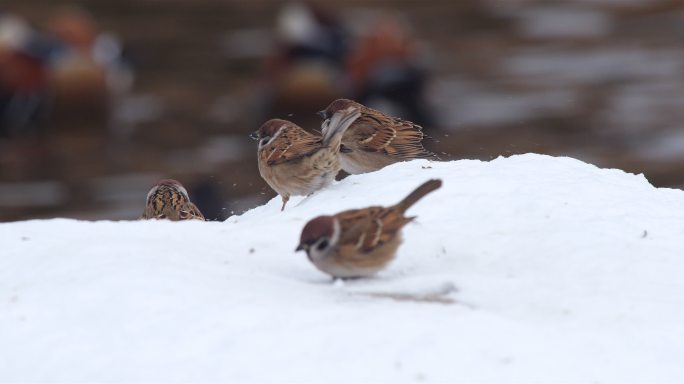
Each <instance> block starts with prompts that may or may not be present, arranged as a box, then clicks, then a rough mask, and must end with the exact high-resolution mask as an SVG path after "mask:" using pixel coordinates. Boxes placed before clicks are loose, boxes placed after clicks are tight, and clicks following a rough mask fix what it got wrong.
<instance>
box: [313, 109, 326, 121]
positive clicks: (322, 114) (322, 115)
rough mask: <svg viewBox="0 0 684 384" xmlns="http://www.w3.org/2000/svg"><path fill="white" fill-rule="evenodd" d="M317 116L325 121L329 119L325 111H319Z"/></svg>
mask: <svg viewBox="0 0 684 384" xmlns="http://www.w3.org/2000/svg"><path fill="white" fill-rule="evenodd" d="M316 114H317V115H318V116H320V118H321V119H323V120H325V119H327V118H328V117H327V116H328V114H327V113H325V110H323V111H318V112H316Z"/></svg>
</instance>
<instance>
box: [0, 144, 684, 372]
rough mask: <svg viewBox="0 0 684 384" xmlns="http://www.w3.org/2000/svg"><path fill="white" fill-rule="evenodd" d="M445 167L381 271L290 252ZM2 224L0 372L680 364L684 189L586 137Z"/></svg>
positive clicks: (645, 368)
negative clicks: (221, 198) (597, 156)
mask: <svg viewBox="0 0 684 384" xmlns="http://www.w3.org/2000/svg"><path fill="white" fill-rule="evenodd" d="M430 178H441V179H443V181H444V186H443V187H442V188H441V189H440V190H438V191H436V192H434V193H432V194H430V195H428V196H426V197H425V198H424V199H423V200H421V201H420V202H419V203H418V204H416V205H415V206H414V207H413V208H411V209H410V210H409V214H411V215H416V216H417V217H418V218H417V220H416V221H415V222H414V223H411V224H409V225H408V226H407V227H406V228H405V230H404V243H403V245H402V247H401V248H400V250H399V253H398V257H397V259H396V260H395V262H394V263H392V264H391V265H390V266H389V267H388V268H387V269H386V270H384V271H383V272H381V273H380V274H379V275H378V276H377V277H375V278H371V279H358V280H351V281H346V282H340V281H338V282H335V283H333V282H332V280H331V279H330V278H329V277H328V276H326V275H324V274H322V273H321V272H319V271H318V270H317V269H315V268H314V267H313V266H312V265H311V264H310V263H309V262H308V260H307V259H306V257H305V255H304V254H302V253H294V248H295V247H296V245H297V243H298V240H299V234H300V231H301V228H302V227H303V225H304V224H305V223H306V221H308V220H309V219H311V218H313V217H315V216H317V215H320V214H330V213H335V212H338V211H340V210H343V209H348V208H358V207H363V206H368V205H374V204H380V205H390V204H393V203H395V202H396V201H398V200H400V199H401V198H402V197H404V196H405V195H406V194H408V193H409V192H410V191H411V190H413V188H415V187H416V186H418V185H419V184H420V183H422V182H424V181H425V180H427V179H430ZM141 200H143V199H142V198H141ZM142 204H143V202H142V201H141V210H142ZM0 243H1V244H2V253H1V254H0V381H2V382H5V381H40V382H45V381H51V382H55V381H61V382H64V381H66V382H83V381H87V382H104V381H108V382H122V381H125V382H132V381H138V382H139V381H155V382H230V383H252V382H259V383H264V382H303V383H350V382H384V383H405V382H451V383H453V382H483V383H549V382H563V383H569V382H572V383H643V382H657V383H675V382H678V383H681V382H684V357H682V352H683V351H684V192H682V191H680V190H672V189H662V188H655V187H653V186H652V185H650V184H649V183H648V181H647V180H646V179H645V178H644V177H643V176H641V175H633V174H628V173H625V172H623V171H620V170H613V169H599V168H597V167H595V166H593V165H589V164H586V163H583V162H581V161H579V160H575V159H572V158H558V157H549V156H542V155H534V154H527V155H519V156H513V157H509V158H498V159H495V160H492V161H489V162H481V161H476V160H461V161H452V162H428V161H425V160H416V161H412V162H407V163H401V164H395V165H392V166H390V167H387V168H385V169H383V170H381V171H378V172H375V173H370V174H364V175H357V176H351V177H347V178H346V179H344V180H342V181H340V182H337V183H336V184H334V185H333V186H331V187H329V188H327V189H326V190H323V191H320V192H317V193H316V194H314V195H313V196H310V197H308V198H293V199H292V200H291V201H290V203H289V205H288V207H287V208H286V210H285V212H280V199H279V198H277V197H276V198H274V199H273V200H271V201H270V202H269V203H268V204H266V205H264V206H261V207H258V208H255V209H253V210H251V211H249V212H247V213H245V214H243V215H241V216H234V217H231V218H229V219H228V220H226V221H225V222H179V223H172V222H165V221H131V222H110V221H100V222H83V221H75V220H68V219H54V220H32V221H25V222H15V223H5V224H0Z"/></svg>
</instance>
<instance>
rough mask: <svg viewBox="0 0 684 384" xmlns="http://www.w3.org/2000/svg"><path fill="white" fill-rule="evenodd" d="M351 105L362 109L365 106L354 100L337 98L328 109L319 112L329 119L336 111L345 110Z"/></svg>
mask: <svg viewBox="0 0 684 384" xmlns="http://www.w3.org/2000/svg"><path fill="white" fill-rule="evenodd" d="M349 107H355V108H358V109H360V110H362V107H363V106H362V105H361V104H359V103H357V102H356V101H354V100H349V99H337V100H335V101H333V102H332V103H330V104H329V105H328V107H327V108H326V109H324V110H322V111H320V112H318V116H320V117H321V118H322V119H324V120H325V119H329V118H331V117H332V116H333V115H334V114H335V112H338V111H343V110H345V109H347V108H349Z"/></svg>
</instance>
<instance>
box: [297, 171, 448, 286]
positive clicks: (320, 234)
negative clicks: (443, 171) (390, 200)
mask: <svg viewBox="0 0 684 384" xmlns="http://www.w3.org/2000/svg"><path fill="white" fill-rule="evenodd" d="M441 186H442V181H441V180H438V179H433V180H428V181H427V182H425V183H424V184H423V185H421V186H420V187H418V188H416V190H415V191H413V192H411V193H410V194H409V195H408V196H406V197H405V198H404V199H403V200H402V201H400V202H399V203H397V204H395V205H392V206H390V207H387V208H385V207H368V208H363V209H352V210H348V211H343V212H340V213H338V214H336V215H333V216H319V217H316V218H315V219H312V220H311V221H309V222H308V223H307V224H306V225H305V226H304V229H302V235H301V237H300V241H299V246H297V249H296V251H301V250H303V251H306V254H307V256H308V257H309V260H310V261H311V262H312V263H313V264H314V265H315V266H316V268H318V269H319V270H321V271H323V272H325V273H327V274H328V275H331V276H332V277H334V278H355V277H368V276H372V275H374V274H375V273H377V272H378V271H380V270H381V269H383V268H384V267H385V266H386V265H387V264H389V263H390V262H391V261H392V260H393V259H394V256H395V254H396V252H397V248H399V244H401V229H402V228H403V227H404V226H405V225H406V224H408V223H409V222H411V221H412V220H413V219H414V218H415V217H406V216H404V213H405V212H406V210H407V209H408V208H409V207H411V206H412V205H413V204H415V203H416V202H417V201H418V200H419V199H420V198H422V197H423V196H425V195H427V194H428V193H430V192H432V191H434V190H435V189H437V188H439V187H441Z"/></svg>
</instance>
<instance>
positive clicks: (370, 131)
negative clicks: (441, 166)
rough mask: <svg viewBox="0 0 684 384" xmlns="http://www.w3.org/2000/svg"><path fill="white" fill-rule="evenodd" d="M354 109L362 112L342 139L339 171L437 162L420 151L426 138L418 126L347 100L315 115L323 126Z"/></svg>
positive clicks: (427, 153) (336, 101) (428, 153)
mask: <svg viewBox="0 0 684 384" xmlns="http://www.w3.org/2000/svg"><path fill="white" fill-rule="evenodd" d="M350 107H354V108H357V109H359V111H361V114H360V116H359V118H358V119H356V120H354V122H353V124H352V125H351V126H350V127H349V129H347V131H346V132H345V133H344V136H342V147H341V149H340V161H341V163H342V169H344V170H345V171H346V172H348V173H351V174H359V173H366V172H373V171H377V170H378V169H381V168H384V167H386V166H388V165H390V164H393V163H397V162H400V161H406V160H411V159H431V158H432V159H437V156H436V155H435V154H434V153H432V152H430V151H428V150H426V149H425V148H423V143H422V140H423V138H424V137H425V135H424V134H423V132H422V127H421V126H420V125H417V124H414V123H412V122H410V121H406V120H402V119H399V118H397V117H391V116H387V115H385V114H384V113H382V112H380V111H378V110H375V109H372V108H368V107H366V106H364V105H362V104H359V103H357V102H355V101H352V100H348V99H337V100H335V101H333V102H332V103H330V105H328V107H327V108H326V109H324V110H322V111H320V112H318V115H319V116H321V118H323V126H322V129H323V134H325V132H326V127H325V125H326V122H327V121H329V119H332V118H334V116H335V114H337V113H339V112H340V111H345V110H347V109H348V108H350Z"/></svg>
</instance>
